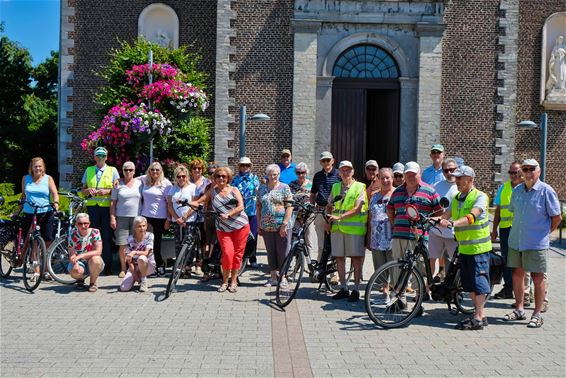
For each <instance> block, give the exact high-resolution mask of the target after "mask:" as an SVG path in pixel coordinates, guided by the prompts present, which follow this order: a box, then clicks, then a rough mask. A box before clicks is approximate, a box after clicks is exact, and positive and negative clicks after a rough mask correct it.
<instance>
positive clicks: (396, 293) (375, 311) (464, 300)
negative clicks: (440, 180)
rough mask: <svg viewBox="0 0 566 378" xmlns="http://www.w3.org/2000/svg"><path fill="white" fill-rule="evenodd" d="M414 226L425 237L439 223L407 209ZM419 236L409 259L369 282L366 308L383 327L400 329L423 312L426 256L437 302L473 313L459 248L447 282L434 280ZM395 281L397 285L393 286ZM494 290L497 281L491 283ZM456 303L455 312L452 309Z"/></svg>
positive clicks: (385, 268) (378, 272) (383, 268)
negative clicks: (463, 279)
mask: <svg viewBox="0 0 566 378" xmlns="http://www.w3.org/2000/svg"><path fill="white" fill-rule="evenodd" d="M440 203H441V205H442V207H447V206H448V200H446V199H445V198H442V199H441V202H440ZM405 209H406V212H407V215H408V216H409V221H410V223H411V226H414V227H418V228H420V229H421V231H422V235H425V233H426V232H428V230H430V229H431V228H433V227H436V226H437V224H438V222H439V221H438V220H435V219H432V218H430V217H426V216H424V215H422V214H419V212H418V210H417V208H416V207H415V206H414V205H411V204H408V205H406V206H405ZM416 236H417V245H416V246H415V248H414V249H413V250H411V249H407V251H406V252H405V257H403V258H401V259H399V260H397V261H390V262H388V263H386V264H384V265H383V266H381V267H380V268H379V269H377V270H376V271H375V272H374V273H373V275H372V276H371V278H370V279H369V281H368V284H367V286H366V292H365V307H366V311H367V313H368V315H369V317H370V319H371V320H372V321H373V322H374V323H376V324H377V325H379V326H381V327H383V328H398V327H403V326H404V325H406V324H408V323H409V322H410V321H411V320H412V319H413V318H415V317H416V316H420V315H422V313H423V308H422V303H423V301H424V296H425V293H426V291H427V288H426V287H425V283H424V277H423V274H422V273H421V270H420V269H419V268H418V264H419V259H420V258H421V257H422V259H423V262H424V267H425V272H426V279H427V282H428V283H429V285H430V290H431V296H432V299H433V300H435V301H444V302H446V304H447V306H448V310H449V311H450V313H451V314H453V315H456V314H458V312H461V313H463V314H473V313H474V306H473V303H472V301H471V298H470V297H469V295H468V294H467V293H465V292H464V291H463V287H462V282H461V277H460V255H459V253H458V249H456V251H455V252H454V257H453V258H452V260H451V261H450V263H449V264H448V266H447V268H446V276H445V277H444V279H443V280H439V279H436V280H434V279H433V277H432V269H431V267H430V264H429V263H428V261H429V254H428V247H427V245H426V244H425V238H424V237H423V236H419V235H418V234H417V235H416ZM392 281H394V283H392ZM491 288H492V289H493V282H492V283H491ZM452 303H454V305H455V307H456V308H455V309H454V308H452Z"/></svg>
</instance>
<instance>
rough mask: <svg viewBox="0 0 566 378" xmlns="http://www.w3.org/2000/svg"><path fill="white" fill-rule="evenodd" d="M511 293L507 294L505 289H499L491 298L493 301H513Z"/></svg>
mask: <svg viewBox="0 0 566 378" xmlns="http://www.w3.org/2000/svg"><path fill="white" fill-rule="evenodd" d="M513 298H515V297H514V296H513V293H512V292H511V293H510V292H508V291H507V290H506V289H504V288H503V289H501V290H500V291H499V292H498V293H497V294H495V295H494V296H493V299H513Z"/></svg>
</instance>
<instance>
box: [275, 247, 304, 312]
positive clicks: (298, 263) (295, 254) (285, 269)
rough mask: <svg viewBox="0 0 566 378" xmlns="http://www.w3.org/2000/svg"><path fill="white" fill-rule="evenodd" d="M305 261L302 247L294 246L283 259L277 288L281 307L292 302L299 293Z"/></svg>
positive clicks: (277, 298) (276, 297)
mask: <svg viewBox="0 0 566 378" xmlns="http://www.w3.org/2000/svg"><path fill="white" fill-rule="evenodd" d="M303 261H304V257H303V252H302V251H301V249H300V248H293V249H292V250H291V252H290V253H289V255H288V256H287V258H286V259H285V261H283V266H282V267H281V272H279V278H278V280H277V287H276V288H275V300H276V301H277V304H278V305H279V307H281V308H283V307H285V306H287V305H288V304H289V303H291V301H292V300H293V298H295V295H297V291H298V290H299V286H300V285H301V279H302V278H303V273H304V269H305V267H304V264H303Z"/></svg>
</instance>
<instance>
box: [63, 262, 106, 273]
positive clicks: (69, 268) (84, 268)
mask: <svg viewBox="0 0 566 378" xmlns="http://www.w3.org/2000/svg"><path fill="white" fill-rule="evenodd" d="M73 265H74V264H73V263H71V262H70V263H68V264H67V271H68V272H70V271H71V270H72V269H73ZM79 265H80V266H81V268H83V270H84V273H83V276H85V277H86V276H90V272H89V270H88V261H84V260H79ZM102 270H104V261H102Z"/></svg>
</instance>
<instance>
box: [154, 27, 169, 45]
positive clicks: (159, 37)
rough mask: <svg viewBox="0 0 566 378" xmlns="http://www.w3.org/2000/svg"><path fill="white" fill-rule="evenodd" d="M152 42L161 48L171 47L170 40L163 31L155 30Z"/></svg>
mask: <svg viewBox="0 0 566 378" xmlns="http://www.w3.org/2000/svg"><path fill="white" fill-rule="evenodd" d="M153 42H155V43H157V44H158V45H159V46H162V47H171V38H169V36H168V35H167V33H166V32H165V31H164V30H163V29H157V32H156V33H155V39H154V41H153Z"/></svg>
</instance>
